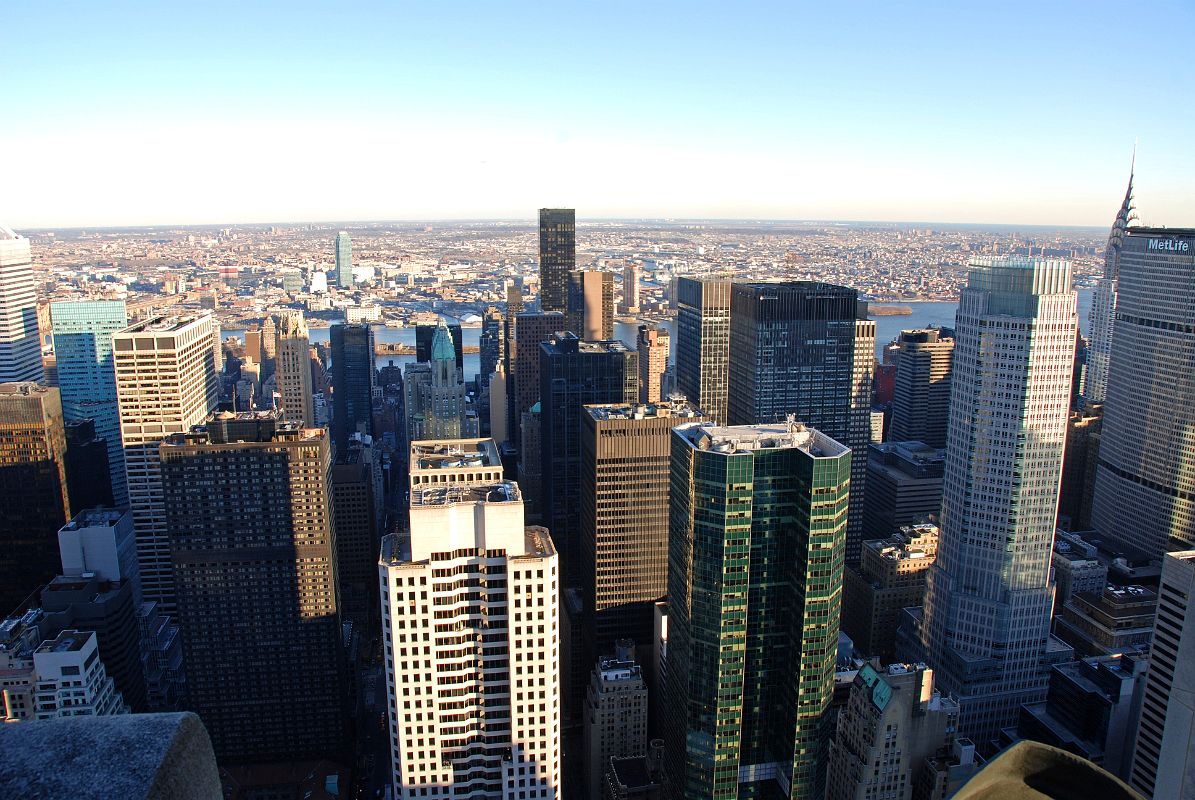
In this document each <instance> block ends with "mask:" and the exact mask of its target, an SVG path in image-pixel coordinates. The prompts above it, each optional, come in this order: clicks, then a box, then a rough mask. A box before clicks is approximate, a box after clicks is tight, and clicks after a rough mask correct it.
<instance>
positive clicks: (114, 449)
mask: <svg viewBox="0 0 1195 800" xmlns="http://www.w3.org/2000/svg"><path fill="white" fill-rule="evenodd" d="M50 321H51V324H52V326H53V329H54V353H55V355H56V356H57V358H58V388H59V390H60V391H61V392H62V418H63V419H64V420H65V421H66V422H75V421H77V420H81V419H92V420H95V432H96V436H99V437H101V438H103V440H104V443H105V445H106V446H107V448H108V469H109V473H110V475H111V478H112V498H113V500H114V501H115V503H116V505H118V506H124V505H127V504H128V502H129V491H128V481H127V480H126V476H125V465H124V444H123V442H122V440H121V438H120V409H119V407H118V406H117V403H116V369H115V366H114V364H113V357H112V334H114V333H116V332H117V331H120V330H124V329H125V327H127V326H128V324H129V315H128V312H127V311H126V309H125V304H124V300H78V301H72V302H62V303H51V304H50Z"/></svg>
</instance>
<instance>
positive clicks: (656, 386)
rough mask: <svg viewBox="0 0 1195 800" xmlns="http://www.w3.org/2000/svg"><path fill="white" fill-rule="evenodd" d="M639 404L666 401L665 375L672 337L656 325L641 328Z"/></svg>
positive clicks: (639, 342)
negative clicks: (663, 386)
mask: <svg viewBox="0 0 1195 800" xmlns="http://www.w3.org/2000/svg"><path fill="white" fill-rule="evenodd" d="M637 341H638V349H639V402H640V403H658V402H660V401H661V400H666V399H667V398H666V397H665V396H664V392H663V390H662V384H663V381H664V373H665V372H667V371H668V354H669V350H670V349H671V347H670V345H671V341H672V337H670V336H669V335H668V329H667V328H661V327H659V326H656V325H640V326H639V338H638V340H637Z"/></svg>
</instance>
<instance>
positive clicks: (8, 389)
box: [0, 381, 53, 395]
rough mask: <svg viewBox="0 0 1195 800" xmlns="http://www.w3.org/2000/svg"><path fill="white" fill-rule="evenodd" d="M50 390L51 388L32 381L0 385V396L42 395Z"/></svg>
mask: <svg viewBox="0 0 1195 800" xmlns="http://www.w3.org/2000/svg"><path fill="white" fill-rule="evenodd" d="M51 388H53V387H49V386H42V385H41V384H40V383H34V382H33V381H19V382H9V383H0V394H21V395H42V394H46V393H48V392H49V391H50V390H51Z"/></svg>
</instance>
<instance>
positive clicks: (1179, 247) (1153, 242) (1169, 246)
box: [1148, 239, 1191, 253]
mask: <svg viewBox="0 0 1195 800" xmlns="http://www.w3.org/2000/svg"><path fill="white" fill-rule="evenodd" d="M1148 247H1149V249H1150V250H1168V251H1170V252H1172V253H1187V252H1190V250H1191V243H1190V242H1188V241H1185V240H1183V239H1150V240H1149V244H1148Z"/></svg>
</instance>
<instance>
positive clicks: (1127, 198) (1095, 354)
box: [1083, 152, 1137, 403]
mask: <svg viewBox="0 0 1195 800" xmlns="http://www.w3.org/2000/svg"><path fill="white" fill-rule="evenodd" d="M1136 160H1137V154H1136V153H1135V152H1134V153H1133V161H1134V164H1135V163H1136ZM1136 219H1137V211H1136V209H1135V208H1134V207H1133V168H1132V167H1130V168H1129V188H1128V189H1126V190H1125V193H1124V201H1123V202H1122V203H1121V204H1120V210H1119V211H1117V212H1116V219H1115V220H1113V222H1112V232H1111V233H1110V234H1108V246H1107V247H1106V248H1104V277H1102V278H1100V280H1099V282H1098V283H1096V287H1095V295H1094V296H1093V297H1092V299H1091V319H1090V322H1089V325H1090V330H1089V332H1088V339H1089V343H1088V345H1087V375H1086V377H1085V379H1084V385H1083V396H1084V397H1085V398H1086V399H1087V400H1088V401H1089V402H1092V403H1102V402H1104V400H1105V398H1107V396H1108V362H1109V359H1110V358H1111V356H1112V330H1113V328H1114V327H1115V325H1116V296H1117V284H1118V282H1119V281H1120V252H1121V249H1122V248H1123V246H1124V237H1125V231H1126V230H1127V229H1128V227H1129V224H1130V223H1132V222H1134V221H1135V220H1136Z"/></svg>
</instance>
